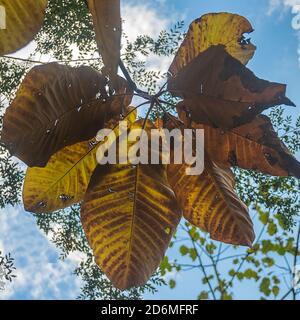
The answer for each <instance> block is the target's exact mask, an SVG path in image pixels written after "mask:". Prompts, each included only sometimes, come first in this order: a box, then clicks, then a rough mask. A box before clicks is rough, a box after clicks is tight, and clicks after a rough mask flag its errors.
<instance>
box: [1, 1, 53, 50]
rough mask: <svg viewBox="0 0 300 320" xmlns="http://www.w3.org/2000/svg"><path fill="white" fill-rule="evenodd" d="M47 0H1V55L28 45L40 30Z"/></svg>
mask: <svg viewBox="0 0 300 320" xmlns="http://www.w3.org/2000/svg"><path fill="white" fill-rule="evenodd" d="M47 3H48V1H47V0H0V7H1V9H2V15H1V17H0V18H1V19H3V21H2V26H1V28H0V56H2V55H5V54H9V53H13V52H15V51H17V50H19V49H21V48H23V47H24V46H25V45H27V44H28V43H29V42H30V41H31V40H33V38H34V36H35V35H36V34H37V33H38V31H39V30H40V28H41V26H42V24H43V21H44V15H45V10H46V6H47Z"/></svg>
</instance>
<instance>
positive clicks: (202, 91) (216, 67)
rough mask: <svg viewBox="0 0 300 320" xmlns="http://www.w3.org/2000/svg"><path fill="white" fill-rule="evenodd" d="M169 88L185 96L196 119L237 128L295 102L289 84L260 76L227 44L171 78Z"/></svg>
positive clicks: (174, 93)
mask: <svg viewBox="0 0 300 320" xmlns="http://www.w3.org/2000/svg"><path fill="white" fill-rule="evenodd" d="M169 90H170V92H171V93H172V94H173V95H176V96H180V97H182V98H184V101H183V102H182V107H183V108H185V110H186V111H188V112H189V113H190V114H191V118H192V120H193V121H195V122H199V123H204V124H210V125H212V126H216V127H222V128H233V127H237V126H239V125H241V124H244V123H246V122H249V121H251V120H252V119H253V118H255V116H256V115H257V114H259V113H261V112H262V111H263V110H265V109H267V108H270V107H272V106H276V105H280V104H286V105H291V106H294V104H293V103H292V102H291V101H290V100H289V99H288V98H287V97H286V96H285V92H286V86H285V85H283V84H278V83H273V82H269V81H265V80H261V79H259V78H257V77H256V76H255V75H254V74H253V73H252V72H251V71H250V70H249V69H247V68H246V67H245V66H244V65H243V64H242V63H241V62H239V61H238V60H236V59H234V58H233V57H232V56H231V55H229V54H228V53H227V52H226V50H225V47H224V46H212V47H210V48H209V49H207V50H206V51H205V52H203V53H201V54H200V55H198V57H197V58H195V59H194V60H192V62H190V63H189V64H188V65H187V66H185V67H184V68H183V69H182V70H180V71H179V73H178V74H177V75H176V76H175V77H173V78H171V79H170V81H169Z"/></svg>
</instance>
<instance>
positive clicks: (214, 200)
mask: <svg viewBox="0 0 300 320" xmlns="http://www.w3.org/2000/svg"><path fill="white" fill-rule="evenodd" d="M186 169H187V166H186V165H185V164H183V165H174V164H171V165H169V166H168V179H169V182H170V184H171V186H172V188H173V190H174V191H175V193H176V197H177V200H178V201H179V203H180V205H181V207H182V210H183V216H184V217H185V218H186V219H187V220H188V221H189V222H190V223H192V224H193V225H195V226H196V227H199V228H201V229H202V230H203V231H205V232H208V233H209V234H210V236H211V238H212V239H214V240H217V241H222V242H225V243H230V244H234V245H244V246H251V245H252V243H253V241H254V238H255V235H254V230H253V224H252V221H251V218H250V216H249V213H248V209H247V207H246V206H245V204H244V203H243V202H242V201H241V200H240V199H239V197H238V196H237V194H236V192H235V191H234V185H235V181H234V176H233V174H232V172H231V170H230V168H229V167H225V166H220V165H217V164H216V163H214V162H212V161H210V160H209V158H207V159H206V161H205V170H204V172H203V173H202V174H201V175H196V176H195V175H194V176H191V175H186V173H185V171H186Z"/></svg>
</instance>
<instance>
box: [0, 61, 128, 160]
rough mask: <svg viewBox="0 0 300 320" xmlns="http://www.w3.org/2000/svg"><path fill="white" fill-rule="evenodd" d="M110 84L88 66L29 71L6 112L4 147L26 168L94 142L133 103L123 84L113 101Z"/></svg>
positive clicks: (2, 138)
mask: <svg viewBox="0 0 300 320" xmlns="http://www.w3.org/2000/svg"><path fill="white" fill-rule="evenodd" d="M106 83H107V80H106V79H105V77H104V76H103V75H101V74H100V73H99V72H97V71H96V70H94V69H92V68H90V67H79V68H72V67H68V66H63V65H59V64H57V63H50V64H47V65H42V66H37V67H35V68H33V69H31V71H30V72H29V73H28V74H27V76H26V77H25V79H24V81H23V82H22V84H21V86H20V88H19V90H18V92H17V95H16V98H15V99H14V101H13V102H12V104H11V105H10V106H9V107H8V108H7V110H6V113H5V116H4V123H3V130H2V136H1V142H3V143H5V145H6V146H7V147H8V149H9V150H10V152H11V153H12V154H13V155H15V156H17V157H18V158H19V159H21V160H22V161H24V162H25V163H26V164H27V165H28V166H45V165H46V163H47V162H48V160H49V159H50V157H51V156H52V155H53V154H54V153H55V152H57V151H58V150H60V149H62V148H63V147H65V146H68V145H72V144H75V143H77V142H80V141H86V140H89V139H91V138H93V137H94V136H95V135H96V133H97V132H98V130H100V129H101V128H103V125H104V123H105V121H108V120H109V119H110V118H111V117H113V116H115V115H118V114H120V113H121V111H122V109H123V107H124V106H125V105H124V104H127V103H129V102H130V99H131V95H130V92H129V90H127V88H126V87H125V88H124V85H125V84H126V83H125V82H124V80H122V81H121V83H122V89H120V90H121V91H119V92H120V94H121V95H116V96H113V97H111V96H109V95H108V93H107V91H106V87H105V86H106ZM119 92H117V93H119ZM124 94H125V95H124ZM126 94H127V95H126Z"/></svg>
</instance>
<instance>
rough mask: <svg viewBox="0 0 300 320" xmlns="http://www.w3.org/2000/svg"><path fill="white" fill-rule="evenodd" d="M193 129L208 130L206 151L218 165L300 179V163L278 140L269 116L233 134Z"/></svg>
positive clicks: (255, 120) (206, 127)
mask: <svg viewBox="0 0 300 320" xmlns="http://www.w3.org/2000/svg"><path fill="white" fill-rule="evenodd" d="M192 126H193V128H199V129H202V128H203V129H204V132H205V133H204V134H205V150H206V152H207V153H208V154H209V156H210V158H211V159H213V160H214V161H217V162H219V163H223V164H225V165H231V166H238V167H240V168H243V169H250V170H256V171H260V172H262V173H265V174H270V175H273V176H283V177H286V176H294V177H296V178H298V179H300V163H299V162H298V161H297V160H296V158H295V157H294V156H293V155H292V153H291V152H290V151H289V150H288V148H287V147H286V146H285V144H284V143H283V142H282V141H281V140H280V139H279V138H278V135H277V134H276V132H275V130H274V128H273V126H272V123H271V121H270V119H269V118H268V117H267V116H265V115H259V116H257V117H256V118H255V119H254V120H253V121H252V122H250V123H248V124H245V125H243V126H240V127H238V128H234V129H232V130H231V131H224V130H222V129H218V128H212V127H210V126H205V125H197V124H193V125H192Z"/></svg>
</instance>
